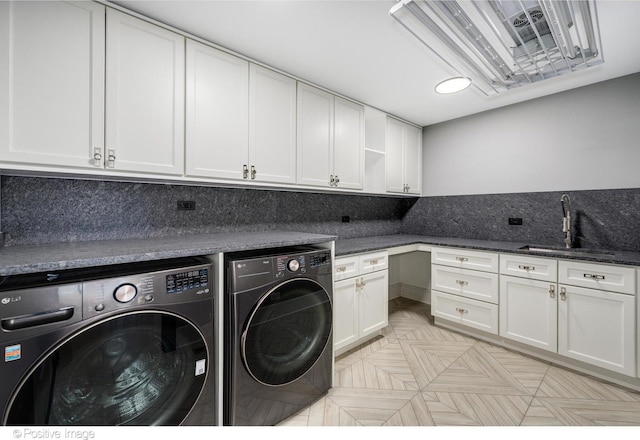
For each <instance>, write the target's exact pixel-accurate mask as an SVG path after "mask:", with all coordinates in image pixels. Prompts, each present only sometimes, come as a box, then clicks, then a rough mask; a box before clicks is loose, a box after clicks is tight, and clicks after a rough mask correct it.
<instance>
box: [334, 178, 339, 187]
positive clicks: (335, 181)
mask: <svg viewBox="0 0 640 440" xmlns="http://www.w3.org/2000/svg"><path fill="white" fill-rule="evenodd" d="M338 183H340V178H339V177H338V176H335V179H334V186H338Z"/></svg>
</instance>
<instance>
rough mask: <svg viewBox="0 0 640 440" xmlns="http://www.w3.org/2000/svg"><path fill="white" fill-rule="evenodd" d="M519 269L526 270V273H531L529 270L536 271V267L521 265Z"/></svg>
mask: <svg viewBox="0 0 640 440" xmlns="http://www.w3.org/2000/svg"><path fill="white" fill-rule="evenodd" d="M518 268H519V269H522V270H526V271H529V270H536V267H535V266H524V265H522V264H519V265H518Z"/></svg>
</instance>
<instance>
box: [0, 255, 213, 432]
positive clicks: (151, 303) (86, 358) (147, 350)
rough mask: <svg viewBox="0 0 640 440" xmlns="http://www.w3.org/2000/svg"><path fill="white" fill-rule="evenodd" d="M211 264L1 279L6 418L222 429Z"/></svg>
mask: <svg viewBox="0 0 640 440" xmlns="http://www.w3.org/2000/svg"><path fill="white" fill-rule="evenodd" d="M212 270H213V269H212V266H211V264H210V263H209V262H208V261H207V260H205V259H199V258H198V259H196V258H183V259H175V260H165V261H158V262H147V263H134V264H127V265H115V266H104V267H100V268H90V269H78V270H68V271H61V272H50V273H39V274H34V275H28V276H11V277H5V278H3V279H0V329H1V330H0V345H1V346H2V348H3V351H4V359H3V361H2V362H3V363H2V380H1V381H0V410H1V412H0V417H1V419H0V420H1V421H2V424H3V425H41V426H42V425H85V426H98V425H215V424H217V420H216V398H215V394H216V382H215V378H216V373H215V358H214V356H215V352H216V350H215V347H214V341H215V339H214V327H215V326H214V318H213V317H214V316H215V315H214V288H213V284H214V283H213V274H212Z"/></svg>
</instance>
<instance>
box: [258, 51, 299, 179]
mask: <svg viewBox="0 0 640 440" xmlns="http://www.w3.org/2000/svg"><path fill="white" fill-rule="evenodd" d="M249 78H250V84H249V167H250V173H249V178H250V179H254V180H257V181H260V182H279V183H296V80H294V79H293V78H289V77H287V76H285V75H281V74H279V73H277V72H274V71H272V70H269V69H265V68H263V67H260V66H257V65H255V64H253V63H252V64H251V65H250V74H249Z"/></svg>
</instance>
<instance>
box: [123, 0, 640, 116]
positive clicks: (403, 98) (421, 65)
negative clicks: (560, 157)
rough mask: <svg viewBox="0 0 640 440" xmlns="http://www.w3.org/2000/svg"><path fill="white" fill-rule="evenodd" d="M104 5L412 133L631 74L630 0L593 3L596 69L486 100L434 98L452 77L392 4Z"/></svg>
mask: <svg viewBox="0 0 640 440" xmlns="http://www.w3.org/2000/svg"><path fill="white" fill-rule="evenodd" d="M112 3H115V4H117V5H120V6H122V7H125V8H127V9H129V10H132V11H135V12H138V13H140V14H142V15H145V16H147V17H150V18H153V19H155V20H157V21H160V22H162V23H165V24H168V25H170V26H173V27H175V28H178V29H180V30H182V31H185V32H187V33H189V34H191V35H195V36H197V37H200V38H203V39H205V40H208V41H211V42H213V43H216V44H217V45H219V46H222V47H224V48H227V49H229V50H231V51H233V52H236V53H239V54H241V55H244V56H246V57H248V58H251V59H253V60H256V61H259V62H261V63H264V64H266V65H269V66H272V67H274V68H276V69H279V70H281V71H284V72H287V73H289V74H291V75H294V76H296V77H298V78H299V79H302V80H305V81H308V82H311V83H313V84H316V85H318V86H321V87H324V88H326V89H329V90H332V91H334V92H337V93H339V94H342V95H344V96H347V97H349V98H352V99H355V100H357V101H360V102H362V103H364V104H367V105H370V106H372V107H376V108H378V109H380V110H383V111H385V112H387V113H390V114H392V115H395V116H397V117H400V118H403V119H405V120H407V121H410V122H413V123H414V124H417V125H420V126H426V125H432V124H435V123H438V122H443V121H447V120H451V119H455V118H459V117H462V116H466V115H470V114H474V113H478V112H482V111H485V110H489V109H493V108H497V107H502V106H505V105H510V104H514V103H517V102H521V101H526V100H529V99H533V98H537V97H541V96H545V95H549V94H552V93H557V92H561V91H564V90H568V89H572V88H576V87H580V86H584V85H587V84H592V83H596V82H600V81H604V80H608V79H612V78H616V77H619V76H624V75H628V74H631V73H635V72H640V38H639V37H638V36H637V35H635V31H636V26H637V23H638V17H640V0H598V3H597V8H598V18H599V23H600V33H601V40H602V46H603V54H604V60H605V61H604V64H601V65H599V66H595V67H591V68H589V69H586V70H583V71H579V72H573V73H571V74H568V75H565V76H562V77H558V78H553V79H548V80H546V81H543V82H539V83H535V84H531V85H527V86H524V87H520V88H518V89H514V90H510V91H508V92H504V93H501V94H499V95H495V96H490V97H486V96H484V95H483V94H481V93H480V92H478V91H477V90H475V89H473V88H469V89H467V90H465V91H463V92H460V93H458V94H455V95H437V94H436V93H435V92H434V91H433V88H434V86H435V85H436V83H438V82H440V81H441V80H443V79H445V78H447V77H450V76H452V75H453V73H454V72H451V71H448V70H447V68H446V66H445V65H444V64H443V63H442V62H441V61H440V60H438V59H437V58H436V57H434V56H433V55H432V54H431V53H430V52H429V51H428V50H427V49H426V48H425V47H424V46H423V45H422V43H420V42H419V41H418V40H417V39H416V38H415V37H413V36H412V35H410V34H409V33H408V32H407V31H406V30H405V29H404V28H402V27H401V26H400V24H399V23H397V22H396V20H394V19H393V18H392V17H391V16H389V9H391V7H392V6H393V5H394V4H395V1H392V0H350V1H344V0H321V1H316V0H293V1H273V0H259V1H248V0H247V1H245V0H233V1H222V0H197V1H192V0H170V1H160V0H143V1H139V0H124V1H115V2H112Z"/></svg>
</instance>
